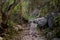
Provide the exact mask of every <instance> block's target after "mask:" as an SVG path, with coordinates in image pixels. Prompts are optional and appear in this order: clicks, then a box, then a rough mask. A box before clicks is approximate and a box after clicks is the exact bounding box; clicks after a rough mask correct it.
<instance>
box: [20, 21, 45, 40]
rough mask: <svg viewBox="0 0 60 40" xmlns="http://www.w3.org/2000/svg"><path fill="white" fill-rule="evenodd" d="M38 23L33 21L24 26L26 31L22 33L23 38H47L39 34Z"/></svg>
mask: <svg viewBox="0 0 60 40" xmlns="http://www.w3.org/2000/svg"><path fill="white" fill-rule="evenodd" d="M36 27H37V24H34V23H33V22H32V23H31V24H30V26H28V27H26V28H24V31H23V33H22V36H21V37H22V38H21V40H45V38H44V37H42V36H41V35H39V33H38V31H37V28H36Z"/></svg>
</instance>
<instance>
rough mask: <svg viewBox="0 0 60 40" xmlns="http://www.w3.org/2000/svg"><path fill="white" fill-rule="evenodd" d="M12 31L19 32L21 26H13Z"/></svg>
mask: <svg viewBox="0 0 60 40" xmlns="http://www.w3.org/2000/svg"><path fill="white" fill-rule="evenodd" d="M13 27H14V30H16V31H19V30H21V29H23V27H22V26H21V25H17V26H13Z"/></svg>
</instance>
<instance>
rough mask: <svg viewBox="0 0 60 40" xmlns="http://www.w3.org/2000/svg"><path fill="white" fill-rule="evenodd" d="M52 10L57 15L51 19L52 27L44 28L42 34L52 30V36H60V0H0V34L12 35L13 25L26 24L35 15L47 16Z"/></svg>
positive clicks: (35, 16)
mask: <svg viewBox="0 0 60 40" xmlns="http://www.w3.org/2000/svg"><path fill="white" fill-rule="evenodd" d="M52 12H53V13H56V15H58V16H55V17H54V19H53V20H54V21H53V22H52V23H53V27H52V29H50V28H49V27H47V28H45V29H44V30H45V31H44V34H47V33H48V32H52V33H53V35H54V37H60V0H0V36H2V37H5V34H6V33H7V35H13V34H14V33H16V31H14V29H13V26H14V25H17V24H19V25H22V24H24V23H25V24H26V23H28V21H29V20H30V19H35V18H37V17H49V16H50V14H51V13H52ZM51 21H52V20H51ZM45 26H47V24H46V25H45ZM39 29H40V27H39ZM7 30H8V31H7ZM3 33H5V34H4V35H2V34H3ZM9 37H10V36H9ZM10 38H11V37H10Z"/></svg>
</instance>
